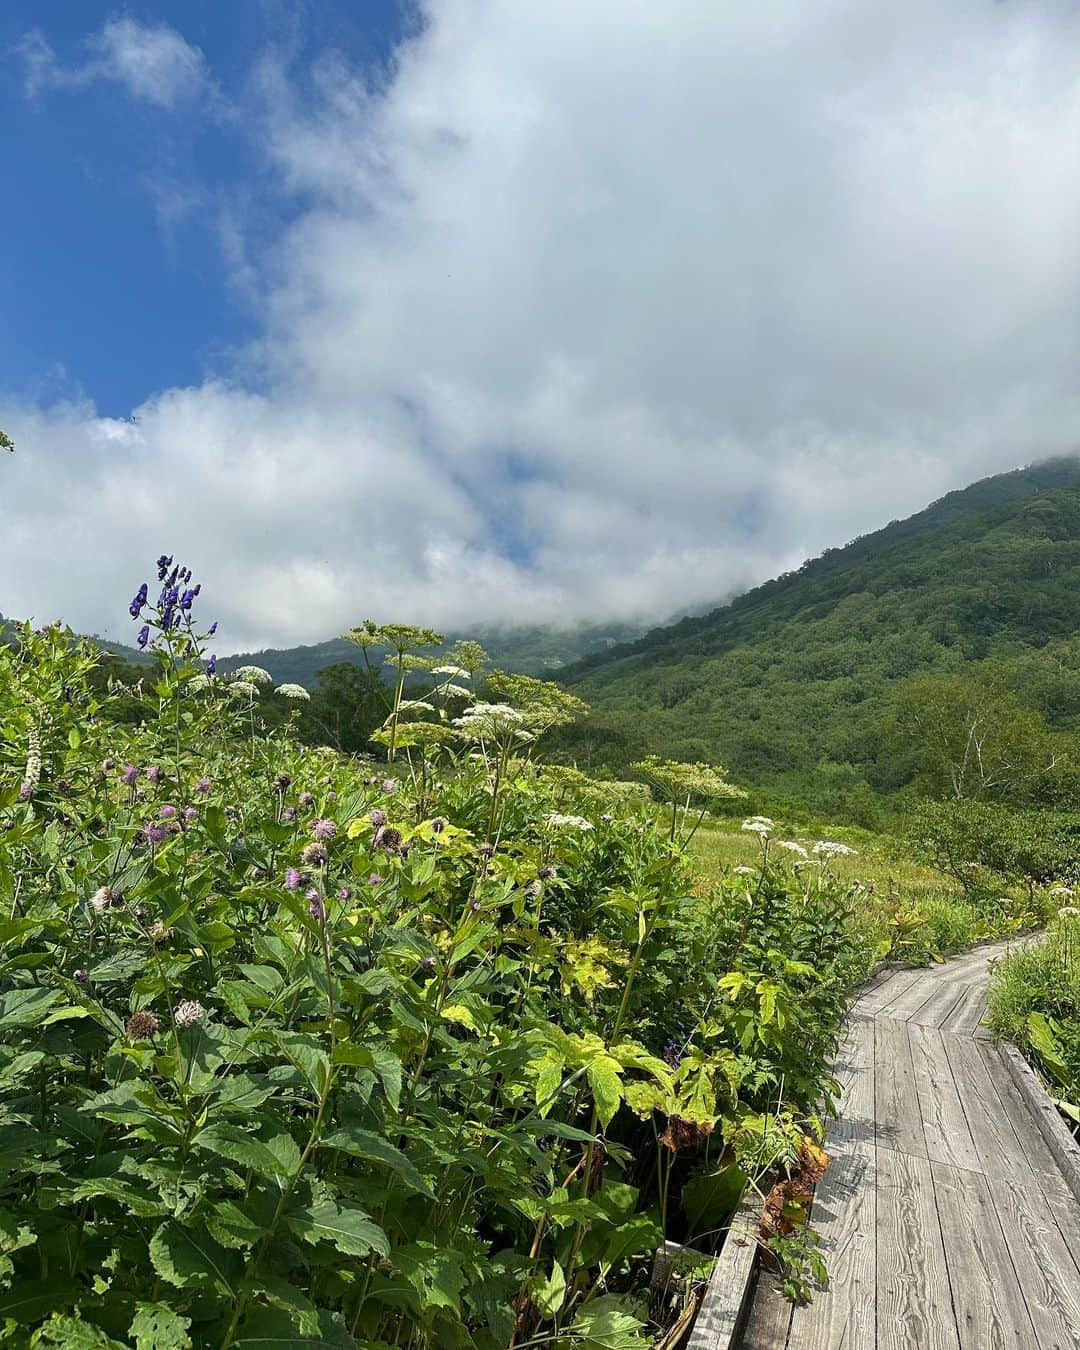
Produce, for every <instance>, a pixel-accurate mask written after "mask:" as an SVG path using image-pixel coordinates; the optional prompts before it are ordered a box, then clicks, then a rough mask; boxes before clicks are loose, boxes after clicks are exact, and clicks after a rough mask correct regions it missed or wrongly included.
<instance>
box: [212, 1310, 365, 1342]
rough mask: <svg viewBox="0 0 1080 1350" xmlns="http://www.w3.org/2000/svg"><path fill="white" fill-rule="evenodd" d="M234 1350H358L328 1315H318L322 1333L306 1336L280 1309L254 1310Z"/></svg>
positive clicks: (238, 1334) (245, 1320) (319, 1331)
mask: <svg viewBox="0 0 1080 1350" xmlns="http://www.w3.org/2000/svg"><path fill="white" fill-rule="evenodd" d="M233 1346H234V1347H235V1350H356V1342H355V1341H354V1340H353V1338H352V1337H351V1336H350V1335H349V1333H348V1332H347V1331H346V1330H345V1329H344V1328H343V1327H342V1326H340V1325H339V1324H338V1323H337V1322H335V1321H334V1320H333V1319H332V1318H331V1316H330V1314H329V1313H326V1312H322V1313H320V1314H319V1329H318V1331H317V1332H315V1334H314V1335H307V1334H305V1333H303V1332H301V1331H297V1329H296V1328H295V1327H294V1326H293V1323H292V1319H291V1318H290V1317H289V1316H288V1314H287V1313H284V1312H281V1311H279V1310H278V1309H277V1308H252V1309H251V1311H250V1312H248V1314H247V1316H246V1317H245V1318H244V1320H243V1322H242V1323H241V1325H240V1330H239V1331H238V1332H237V1335H236V1339H235V1340H234V1341H233Z"/></svg>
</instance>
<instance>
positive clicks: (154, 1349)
mask: <svg viewBox="0 0 1080 1350" xmlns="http://www.w3.org/2000/svg"><path fill="white" fill-rule="evenodd" d="M190 1327H191V1319H190V1318H188V1317H181V1316H180V1314H179V1313H178V1312H175V1311H174V1310H173V1309H172V1308H170V1307H169V1306H168V1305H167V1304H165V1303H140V1304H139V1306H138V1309H137V1310H136V1313H135V1316H134V1317H133V1318H132V1319H131V1326H130V1328H129V1329H128V1335H129V1336H130V1337H131V1339H132V1340H133V1341H134V1342H135V1350H188V1347H189V1346H190V1345H191V1337H190V1336H189V1335H188V1331H189V1329H190Z"/></svg>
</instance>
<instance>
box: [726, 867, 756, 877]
mask: <svg viewBox="0 0 1080 1350" xmlns="http://www.w3.org/2000/svg"><path fill="white" fill-rule="evenodd" d="M731 870H732V871H733V872H734V873H735V875H736V876H739V877H756V876H757V869H756V868H754V867H746V866H743V867H733V868H732V869H731Z"/></svg>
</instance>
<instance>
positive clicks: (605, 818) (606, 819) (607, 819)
mask: <svg viewBox="0 0 1080 1350" xmlns="http://www.w3.org/2000/svg"><path fill="white" fill-rule="evenodd" d="M614 819H615V817H614V816H613V815H612V814H611V813H610V812H609V811H605V812H604V814H603V815H602V816H601V817H600V823H601V824H602V825H610V824H611V822H612V821H613V820H614Z"/></svg>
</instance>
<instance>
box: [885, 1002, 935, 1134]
mask: <svg viewBox="0 0 1080 1350" xmlns="http://www.w3.org/2000/svg"><path fill="white" fill-rule="evenodd" d="M874 1035H875V1043H874V1093H875V1113H874V1139H875V1142H876V1143H877V1146H878V1148H887V1149H893V1150H898V1151H899V1152H901V1153H910V1154H912V1156H914V1157H916V1158H925V1157H926V1156H927V1153H926V1138H925V1136H924V1134H923V1123H922V1113H921V1111H920V1109H919V1094H918V1092H917V1090H916V1087H915V1069H914V1066H913V1064H912V1061H911V1045H910V1041H909V1037H908V1024H907V1023H906V1022H894V1021H892V1020H890V1019H889V1018H887V1017H881V1018H879V1019H878V1020H877V1023H876V1025H875V1031H874Z"/></svg>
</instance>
